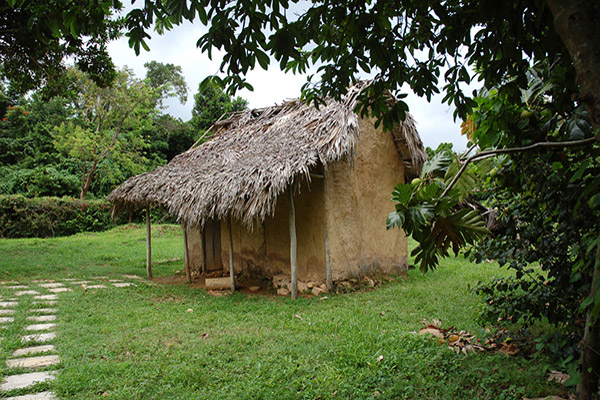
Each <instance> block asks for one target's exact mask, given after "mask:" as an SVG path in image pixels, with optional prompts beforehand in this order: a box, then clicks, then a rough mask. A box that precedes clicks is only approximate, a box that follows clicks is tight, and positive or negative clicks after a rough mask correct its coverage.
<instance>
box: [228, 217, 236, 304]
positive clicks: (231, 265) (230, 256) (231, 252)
mask: <svg viewBox="0 0 600 400" xmlns="http://www.w3.org/2000/svg"><path fill="white" fill-rule="evenodd" d="M227 227H228V228H229V229H228V230H229V277H230V278H231V291H232V292H235V273H234V269H233V234H232V232H231V215H230V216H229V217H228V218H227Z"/></svg>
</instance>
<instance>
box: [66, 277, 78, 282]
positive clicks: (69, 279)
mask: <svg viewBox="0 0 600 400" xmlns="http://www.w3.org/2000/svg"><path fill="white" fill-rule="evenodd" d="M76 280H77V278H65V279H63V281H67V282H72V281H76Z"/></svg>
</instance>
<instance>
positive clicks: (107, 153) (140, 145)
mask: <svg viewBox="0 0 600 400" xmlns="http://www.w3.org/2000/svg"><path fill="white" fill-rule="evenodd" d="M69 72H70V75H71V77H72V80H73V82H74V87H75V89H76V90H77V91H78V92H79V96H78V97H77V99H76V101H75V104H74V107H75V115H74V117H73V118H72V119H69V120H68V121H66V122H65V123H63V124H61V125H60V126H59V127H58V128H57V130H56V136H55V139H54V146H55V147H56V149H57V150H59V151H61V152H63V153H65V154H68V155H69V156H70V157H71V158H73V159H75V160H77V163H78V165H79V168H80V171H81V175H82V182H81V191H80V198H81V199H82V200H83V199H85V196H86V194H87V192H88V190H89V188H90V185H91V184H92V178H93V177H94V174H95V173H96V170H97V169H98V167H99V166H100V164H101V163H102V162H104V161H110V160H112V161H114V160H117V161H118V162H119V164H120V167H125V169H128V170H134V171H135V172H138V173H139V172H142V168H141V167H140V166H141V165H142V164H144V163H145V162H146V159H145V158H144V157H143V150H144V149H145V147H146V146H147V145H146V143H145V142H144V140H143V139H142V137H141V135H140V132H141V131H142V130H144V129H148V128H145V127H144V124H151V123H152V116H153V115H154V113H155V105H156V104H157V100H158V97H157V96H158V94H157V93H158V92H157V91H156V90H154V89H152V88H150V87H148V86H147V85H145V84H144V83H143V82H142V81H140V80H138V79H136V78H135V77H134V76H133V73H132V72H131V71H129V70H127V69H124V70H122V71H120V72H119V73H118V74H117V77H116V79H115V81H114V83H113V86H111V87H107V88H101V87H98V86H97V85H96V84H95V83H94V82H93V81H92V80H91V79H90V78H89V76H88V75H87V74H85V73H83V72H80V71H78V70H76V69H71V70H70V71H69ZM117 169H120V168H117Z"/></svg>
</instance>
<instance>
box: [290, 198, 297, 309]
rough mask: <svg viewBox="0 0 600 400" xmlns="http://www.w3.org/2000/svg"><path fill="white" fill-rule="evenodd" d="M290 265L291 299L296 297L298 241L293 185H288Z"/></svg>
mask: <svg viewBox="0 0 600 400" xmlns="http://www.w3.org/2000/svg"><path fill="white" fill-rule="evenodd" d="M289 200H290V217H289V223H290V267H291V275H292V300H296V299H297V298H298V243H297V240H296V210H295V209H294V187H293V186H290V194H289Z"/></svg>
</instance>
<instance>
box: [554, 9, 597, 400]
mask: <svg viewBox="0 0 600 400" xmlns="http://www.w3.org/2000/svg"><path fill="white" fill-rule="evenodd" d="M547 1H548V6H549V8H550V11H551V12H552V15H553V16H554V26H555V28H556V31H557V32H558V34H559V36H560V38H561V39H562V41H563V43H564V45H565V47H566V48H567V51H568V52H569V55H570V57H571V60H572V61H573V65H574V67H575V72H576V74H577V84H578V85H579V89H580V94H579V98H578V100H579V101H580V102H581V103H583V104H585V106H586V107H587V109H588V112H589V114H590V119H591V123H592V126H593V127H594V129H596V128H598V126H599V124H600V2H598V1H597V0H547ZM596 137H597V139H599V140H600V136H598V135H597V136H596ZM598 285H600V247H599V248H598V252H597V255H596V262H595V263H594V275H593V279H592V285H591V295H592V297H594V296H595V294H596V292H597V290H598ZM580 368H581V377H582V381H581V383H580V384H579V385H577V397H578V399H580V400H592V399H598V389H599V388H598V378H599V376H600V323H598V321H595V320H594V318H593V317H592V315H591V307H589V308H588V312H587V316H586V324H585V332H584V336H583V341H582V353H581V359H580Z"/></svg>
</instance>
